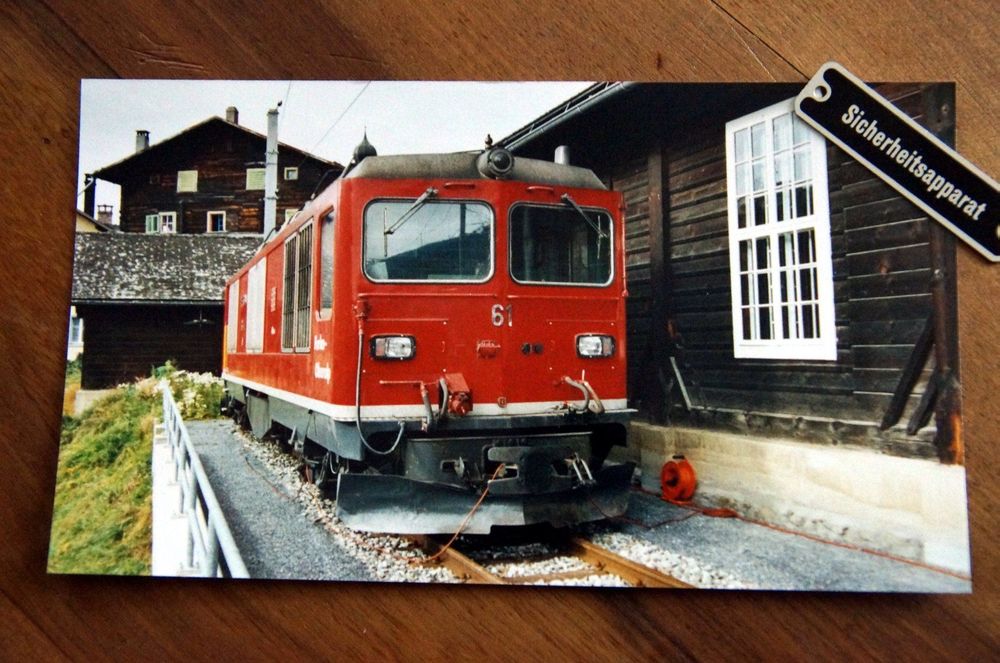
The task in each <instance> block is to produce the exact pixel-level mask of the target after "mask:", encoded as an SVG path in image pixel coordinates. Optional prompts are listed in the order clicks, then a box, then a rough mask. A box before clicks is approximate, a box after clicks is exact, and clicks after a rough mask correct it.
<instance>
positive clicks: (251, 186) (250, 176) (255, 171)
mask: <svg viewBox="0 0 1000 663" xmlns="http://www.w3.org/2000/svg"><path fill="white" fill-rule="evenodd" d="M263 190H264V169H263V168H247V191H263Z"/></svg>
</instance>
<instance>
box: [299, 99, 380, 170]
mask: <svg viewBox="0 0 1000 663" xmlns="http://www.w3.org/2000/svg"><path fill="white" fill-rule="evenodd" d="M371 84H372V82H371V81H365V84H364V85H363V86H362V87H361V90H359V91H358V93H357V94H356V95H354V98H353V99H351V102H350V103H349V104H347V106H345V107H344V110H342V111H340V114H339V115H338V116H337V117H336V119H334V121H333V122H332V123H331V124H330V126H329V127H327V130H326V131H325V132H324V133H323V135H322V136H321V137H320V139H319V140H318V141H316V144H315V145H313V146H312V147H311V148H309V154H311V153H313V152H315V151H316V148H317V147H319V146H320V145H321V144H322V143H323V141H324V140H326V137H327V136H329V135H330V132H331V131H333V129H334V128H335V127H336V126H337V125H338V124H339V123H340V121H341V120H342V119H344V116H345V115H347V111H349V110H351V107H352V106H354V104H355V103H357V101H358V99H360V98H361V95H363V94H364V93H365V90H367V89H368V86H369V85H371ZM308 158H309V156H304V157H302V161H300V162H299V166H300V167H301V166H302V164H304V163H305V162H306V159H308Z"/></svg>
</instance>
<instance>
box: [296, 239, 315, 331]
mask: <svg viewBox="0 0 1000 663" xmlns="http://www.w3.org/2000/svg"><path fill="white" fill-rule="evenodd" d="M312 229H313V227H312V226H306V227H305V228H303V229H302V230H301V231H299V264H298V267H299V269H298V277H297V278H298V282H297V283H296V288H297V290H298V294H297V299H296V311H295V347H297V348H308V347H309V323H310V321H311V319H312V315H311V313H312V285H313V283H312Z"/></svg>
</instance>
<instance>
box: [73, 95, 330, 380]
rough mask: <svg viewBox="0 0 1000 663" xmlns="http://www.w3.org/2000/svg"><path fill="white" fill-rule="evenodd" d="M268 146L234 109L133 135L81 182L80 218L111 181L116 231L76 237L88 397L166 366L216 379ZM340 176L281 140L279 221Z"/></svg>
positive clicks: (250, 250) (259, 228)
mask: <svg viewBox="0 0 1000 663" xmlns="http://www.w3.org/2000/svg"><path fill="white" fill-rule="evenodd" d="M266 149H267V137H266V136H264V135H262V134H259V133H257V132H254V131H251V130H250V129H247V128H246V127H244V126H241V125H240V124H239V116H238V114H237V111H236V109H235V108H233V107H230V108H229V109H227V111H226V118H225V119H223V118H221V117H212V118H209V119H207V120H205V121H203V122H200V123H198V124H196V125H194V126H192V127H189V128H187V129H185V130H184V131H182V132H180V133H179V134H177V135H175V136H172V137H170V138H167V139H166V140H163V141H161V142H159V143H156V144H154V145H150V144H149V133H148V132H146V131H139V132H137V135H136V151H135V153H134V154H132V155H130V156H128V157H126V158H124V159H122V160H121V161H118V162H116V163H114V164H111V165H109V166H106V167H104V168H101V169H100V170H98V171H96V172H94V173H92V174H90V175H88V177H87V186H86V188H85V191H84V208H85V209H84V214H85V215H86V216H87V217H89V218H93V217H94V210H93V208H94V203H95V196H94V191H95V186H94V184H95V183H96V180H98V179H103V180H106V181H109V182H113V183H115V184H118V185H120V186H121V213H120V219H119V224H118V226H117V228H118V229H120V230H121V231H123V232H113V233H100V234H95V233H87V234H85V233H77V236H76V258H75V262H74V265H73V297H72V304H73V305H74V307H75V311H76V314H77V315H78V316H79V317H80V318H82V319H83V320H84V321H85V323H86V331H85V339H84V341H85V343H86V352H84V353H83V364H82V388H83V389H85V390H87V389H102V388H106V387H111V386H114V385H116V384H119V383H121V382H123V381H127V380H131V379H133V378H135V377H137V376H142V375H148V374H149V371H150V369H151V368H152V367H155V366H158V365H161V364H163V363H164V362H165V361H166V360H168V359H170V360H173V361H174V362H175V363H176V364H177V365H179V366H180V367H181V368H185V369H189V370H194V371H210V372H213V373H219V372H220V371H221V368H222V366H221V348H222V323H221V318H222V290H223V286H224V284H225V281H226V278H228V276H229V275H230V274H232V273H233V272H235V271H236V270H237V269H238V268H239V267H241V266H242V265H243V264H244V263H245V262H246V261H247V260H249V259H250V257H251V256H252V255H253V254H254V252H255V250H256V248H257V246H258V245H259V244H260V243H261V241H262V240H263V237H262V235H261V233H262V232H263V229H264V226H265V223H264V207H265V190H264V189H265V160H266ZM342 171H343V167H342V166H341V165H340V164H337V163H335V162H331V161H326V160H324V159H320V158H318V157H316V156H313V155H311V154H308V153H306V152H303V151H302V150H299V149H297V148H294V147H291V146H289V145H285V144H283V143H278V154H277V192H276V195H277V206H276V215H275V217H276V218H275V219H274V221H275V225H276V226H278V227H280V225H281V224H282V223H283V222H284V221H285V219H287V218H290V217H291V216H292V215H293V214H294V213H295V212H296V211H297V210H299V209H300V208H301V207H302V206H303V205H304V204H305V202H306V201H308V200H309V199H310V197H311V196H312V195H313V194H314V193H315V192H317V191H319V190H320V188H322V187H323V186H326V185H328V184H329V183H331V182H332V181H333V180H334V179H336V178H337V177H338V176H339V175H340V173H341V172H342ZM78 216H79V215H78ZM108 216H110V215H108ZM79 225H80V222H79V220H78V227H79Z"/></svg>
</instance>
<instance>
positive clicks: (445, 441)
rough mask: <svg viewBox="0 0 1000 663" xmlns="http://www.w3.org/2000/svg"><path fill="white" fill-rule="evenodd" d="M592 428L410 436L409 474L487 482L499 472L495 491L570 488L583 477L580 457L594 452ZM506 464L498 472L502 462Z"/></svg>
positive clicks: (474, 484) (469, 484)
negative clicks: (518, 433)
mask: <svg viewBox="0 0 1000 663" xmlns="http://www.w3.org/2000/svg"><path fill="white" fill-rule="evenodd" d="M590 437H591V436H590V433H589V432H574V433H552V434H543V435H527V436H477V437H465V438H463V437H447V438H430V439H420V440H409V441H408V443H407V446H406V451H405V453H404V466H405V474H404V476H405V477H406V478H407V479H412V480H414V481H426V482H432V483H443V484H449V485H453V486H461V487H466V488H481V487H482V486H483V485H484V483H485V481H486V480H487V479H490V478H491V477H494V475H496V478H495V480H494V481H493V483H492V484H491V487H490V490H491V492H492V493H494V494H520V493H531V494H538V493H545V492H554V491H560V490H568V489H570V488H572V487H573V486H574V485H575V484H576V483H578V476H577V474H576V473H575V472H574V471H573V469H572V463H573V462H574V461H573V459H574V458H579V457H583V458H586V457H588V454H589V453H590V446H591V442H590ZM501 464H502V465H503V466H504V469H503V471H502V472H500V473H499V474H498V468H499V467H500V465H501Z"/></svg>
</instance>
